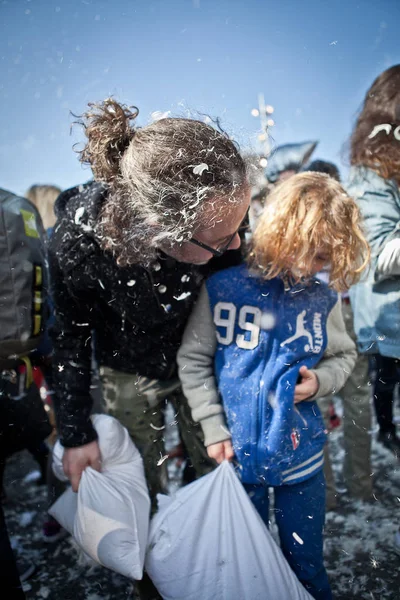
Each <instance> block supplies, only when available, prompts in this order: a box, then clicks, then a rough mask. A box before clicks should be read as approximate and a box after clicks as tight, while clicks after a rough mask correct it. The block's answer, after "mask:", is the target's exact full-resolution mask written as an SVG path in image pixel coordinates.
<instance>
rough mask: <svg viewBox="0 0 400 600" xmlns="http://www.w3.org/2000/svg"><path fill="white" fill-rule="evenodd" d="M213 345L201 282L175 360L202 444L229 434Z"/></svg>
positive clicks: (212, 326) (205, 297)
mask: <svg viewBox="0 0 400 600" xmlns="http://www.w3.org/2000/svg"><path fill="white" fill-rule="evenodd" d="M216 347H217V338H216V334H215V326H214V322H213V317H212V314H211V309H210V302H209V299H208V293H207V288H206V286H205V285H203V287H202V289H201V292H200V295H199V298H198V300H197V302H196V305H195V307H194V309H193V311H192V314H191V315H190V318H189V321H188V323H187V325H186V329H185V333H184V335H183V339H182V345H181V347H180V350H179V352H178V357H177V361H178V367H179V377H180V380H181V382H182V389H183V392H184V394H185V396H186V397H187V399H188V402H189V406H190V408H191V409H192V416H193V419H194V420H195V421H198V422H199V423H200V425H201V427H202V429H203V433H204V444H205V446H210V445H211V444H216V443H218V442H223V441H224V440H227V439H229V438H230V437H231V436H230V433H229V431H228V429H227V426H226V420H225V414H224V408H223V406H222V403H221V399H220V397H219V393H218V388H217V383H216V380H215V377H214V355H215V351H216Z"/></svg>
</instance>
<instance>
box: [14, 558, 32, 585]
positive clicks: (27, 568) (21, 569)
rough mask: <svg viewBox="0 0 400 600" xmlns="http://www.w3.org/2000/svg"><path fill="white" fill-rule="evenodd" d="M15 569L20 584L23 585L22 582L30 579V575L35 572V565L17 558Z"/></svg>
mask: <svg viewBox="0 0 400 600" xmlns="http://www.w3.org/2000/svg"><path fill="white" fill-rule="evenodd" d="M17 569H18V574H19V579H20V581H21V583H24V581H26V580H27V579H29V578H30V577H32V575H33V574H34V572H35V571H36V565H34V564H32V563H30V562H28V561H27V560H24V559H23V558H17Z"/></svg>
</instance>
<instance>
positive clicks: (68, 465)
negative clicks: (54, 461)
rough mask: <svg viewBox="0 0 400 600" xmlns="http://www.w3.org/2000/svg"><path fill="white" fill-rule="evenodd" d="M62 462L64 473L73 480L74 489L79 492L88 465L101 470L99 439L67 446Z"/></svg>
mask: <svg viewBox="0 0 400 600" xmlns="http://www.w3.org/2000/svg"><path fill="white" fill-rule="evenodd" d="M62 463H63V469H64V473H65V474H66V476H67V477H68V479H69V480H70V482H71V486H72V490H73V491H74V492H77V491H78V487H79V482H80V480H81V476H82V473H83V471H84V470H85V469H86V467H92V469H94V470H95V471H101V455H100V448H99V444H98V442H97V440H95V441H94V442H90V444H85V445H84V446H79V447H78V448H65V450H64V456H63V461H62Z"/></svg>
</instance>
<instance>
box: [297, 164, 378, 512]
mask: <svg viewBox="0 0 400 600" xmlns="http://www.w3.org/2000/svg"><path fill="white" fill-rule="evenodd" d="M304 170H305V171H309V172H317V173H326V174H327V175H329V176H330V177H333V178H334V179H336V181H339V182H340V173H339V169H338V168H337V166H336V165H335V164H334V163H331V162H328V161H325V160H320V159H316V160H314V161H313V162H312V163H310V164H309V165H307V166H306V167H304ZM318 277H319V278H320V279H322V281H326V282H327V281H329V269H326V270H325V271H323V272H322V273H319V274H318ZM342 314H343V320H344V323H345V325H346V331H347V333H348V335H349V336H350V337H351V339H352V340H353V341H354V342H356V341H357V340H356V336H355V333H354V315H353V311H352V307H351V303H350V297H349V294H348V292H347V291H345V292H343V293H342ZM335 395H337V396H339V397H340V399H341V400H342V405H343V445H344V461H343V479H344V483H345V486H346V488H347V491H348V493H349V494H350V496H351V497H352V498H355V499H358V500H364V501H369V500H372V498H373V495H372V494H373V491H372V469H371V436H370V429H371V409H370V386H369V372H368V358H367V357H366V356H365V355H364V354H360V353H359V352H357V360H356V362H355V365H354V369H353V370H352V372H351V373H350V375H349V377H348V379H347V381H346V383H345V385H344V387H343V388H342V390H336V392H335ZM332 402H333V395H330V396H327V397H326V398H320V399H319V400H318V405H319V407H320V409H321V411H322V414H323V416H324V420H325V424H326V426H327V429H328V430H329V429H330V422H331V414H330V407H331V406H332ZM324 458H325V460H324V473H325V479H326V492H327V493H326V507H327V510H334V509H335V508H336V505H337V500H336V496H337V492H336V487H335V479H334V475H333V471H332V464H331V460H330V457H329V448H328V444H327V445H326V447H325V457H324Z"/></svg>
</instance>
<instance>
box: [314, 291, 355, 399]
mask: <svg viewBox="0 0 400 600" xmlns="http://www.w3.org/2000/svg"><path fill="white" fill-rule="evenodd" d="M326 329H327V336H328V345H327V348H326V350H325V354H324V356H323V358H322V360H321V362H320V363H319V364H318V366H317V367H316V368H315V369H313V372H314V373H315V374H316V375H317V377H318V381H319V388H318V392H317V393H316V394H315V395H314V396H313V397H312V398H310V400H315V399H316V398H321V397H323V396H327V395H328V394H332V393H333V392H338V391H339V390H340V389H341V388H342V387H343V386H344V384H345V383H346V381H347V379H348V377H349V376H350V374H351V372H352V370H353V369H354V365H355V363H356V359H357V351H356V346H355V344H354V342H353V340H352V339H351V337H350V336H349V334H348V333H347V331H346V326H345V324H344V320H343V314H342V301H341V299H340V298H339V299H338V301H337V302H336V304H335V306H334V307H333V309H332V310H331V312H330V314H329V316H328V322H327V327H326Z"/></svg>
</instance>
